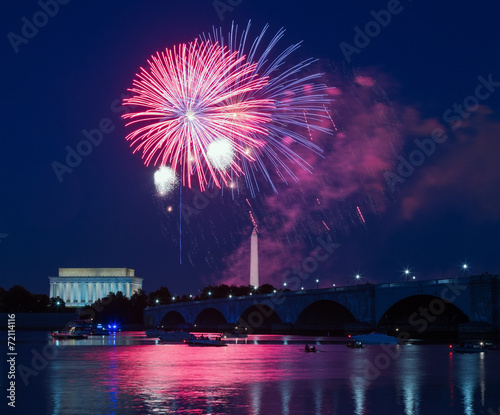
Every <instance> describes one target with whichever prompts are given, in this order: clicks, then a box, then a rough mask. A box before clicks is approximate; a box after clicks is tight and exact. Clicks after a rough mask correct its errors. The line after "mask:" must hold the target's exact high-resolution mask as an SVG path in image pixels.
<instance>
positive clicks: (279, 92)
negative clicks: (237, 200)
mask: <svg viewBox="0 0 500 415" xmlns="http://www.w3.org/2000/svg"><path fill="white" fill-rule="evenodd" d="M250 25H251V23H250V22H248V24H247V26H246V28H245V29H243V30H242V31H241V34H240V33H239V28H238V26H237V25H235V24H234V23H233V25H232V26H231V30H230V32H229V33H228V35H227V38H226V37H224V35H223V32H222V29H221V28H219V29H217V28H215V27H214V28H213V33H209V34H202V35H201V36H200V37H201V38H202V39H206V40H210V41H213V42H218V43H220V44H221V45H227V46H228V48H229V50H230V51H237V52H238V57H243V56H245V55H246V59H247V61H248V62H251V63H256V64H257V66H256V67H255V73H258V74H260V75H261V76H265V77H267V78H268V83H267V84H266V85H264V86H263V87H262V88H261V89H260V90H258V91H255V96H259V97H262V98H264V97H265V98H271V99H272V100H273V103H274V107H273V109H272V110H271V117H272V122H271V123H270V124H269V126H268V135H267V137H266V138H265V141H266V146H264V147H261V148H258V149H255V150H254V154H255V159H256V160H255V162H249V161H248V160H246V159H243V160H242V163H241V166H242V169H243V171H244V172H245V176H244V177H245V181H246V184H247V187H248V188H249V189H250V191H251V193H252V194H253V195H254V194H255V190H259V186H258V183H257V181H256V180H255V175H254V174H251V173H254V172H255V171H258V170H260V173H262V174H263V175H264V177H265V178H266V180H267V181H268V182H269V183H270V184H271V186H272V188H273V189H274V190H275V191H276V188H275V186H274V184H273V181H272V178H271V175H270V174H269V172H268V171H267V167H266V164H265V163H264V161H265V160H267V161H269V162H270V164H271V167H272V168H273V171H275V172H276V173H277V174H278V176H279V177H280V178H281V179H282V180H283V181H284V182H285V183H286V182H287V180H286V176H289V177H291V178H292V179H293V180H294V181H298V178H297V176H296V175H295V174H294V173H293V171H292V170H291V168H290V164H297V165H298V166H299V167H301V168H302V169H304V170H306V171H308V172H312V167H311V166H310V165H309V164H308V163H307V162H306V161H305V160H304V159H303V158H302V157H301V156H300V155H298V154H297V153H296V152H295V151H294V150H293V149H292V148H291V147H290V146H287V145H286V144H284V143H283V138H284V137H289V138H290V139H291V140H292V142H293V143H295V144H299V145H300V146H302V147H304V148H306V149H308V150H310V151H313V152H315V153H317V154H321V153H322V150H321V149H320V147H318V146H317V145H316V144H314V143H312V142H311V140H309V138H311V139H312V132H313V131H314V132H320V133H324V134H330V133H331V131H330V130H329V129H326V128H324V127H322V126H321V125H320V123H321V121H323V120H326V119H331V117H330V114H329V112H328V110H327V109H326V106H327V105H330V104H331V100H330V99H329V98H328V97H327V96H326V86H325V85H323V84H317V83H315V82H316V81H317V80H318V79H319V78H320V77H322V74H320V73H315V74H310V75H307V76H303V75H302V74H303V72H305V69H306V68H307V67H308V66H310V65H311V64H313V63H314V62H315V60H314V59H307V60H304V61H302V62H300V63H298V64H296V65H294V66H291V67H288V68H287V69H283V68H284V67H285V66H286V65H285V60H286V59H287V58H289V57H290V55H291V54H292V53H294V52H295V51H297V49H299V47H300V44H301V43H297V44H294V45H291V46H289V47H287V48H286V49H285V50H284V51H282V52H280V53H278V56H277V57H275V58H273V56H272V55H273V51H274V49H275V47H276V45H277V44H278V42H279V41H280V40H281V39H282V37H283V36H284V33H285V30H284V29H280V30H279V31H278V32H277V33H276V34H275V35H274V36H273V37H272V39H271V41H270V42H269V44H268V45H267V46H266V45H264V46H262V45H263V44H264V37H265V34H266V32H267V30H268V28H269V25H266V26H265V27H264V28H263V29H262V31H261V32H260V34H258V35H257V37H255V39H254V40H253V42H251V41H249V40H248V39H249V30H250ZM262 48H264V50H263V51H262V52H260V50H261V49H262ZM306 112H307V114H308V118H309V120H308V119H307V118H306V117H305V113H306Z"/></svg>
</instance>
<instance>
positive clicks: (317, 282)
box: [316, 279, 319, 289]
mask: <svg viewBox="0 0 500 415" xmlns="http://www.w3.org/2000/svg"><path fill="white" fill-rule="evenodd" d="M318 284H319V280H318V279H317V280H316V289H318Z"/></svg>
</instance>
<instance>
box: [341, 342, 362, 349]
mask: <svg viewBox="0 0 500 415" xmlns="http://www.w3.org/2000/svg"><path fill="white" fill-rule="evenodd" d="M345 347H347V348H348V349H364V348H365V346H363V343H361V342H351V343H348V344H346V345H345Z"/></svg>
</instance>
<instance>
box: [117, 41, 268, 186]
mask: <svg viewBox="0 0 500 415" xmlns="http://www.w3.org/2000/svg"><path fill="white" fill-rule="evenodd" d="M148 64H149V72H148V71H147V70H145V69H144V68H141V72H140V73H139V74H137V78H138V79H135V80H134V82H133V85H134V87H133V88H132V89H130V91H131V92H133V93H134V94H135V95H134V96H133V97H131V98H126V99H125V100H124V105H135V106H138V107H141V108H144V110H143V111H139V112H132V113H127V114H124V115H123V118H125V119H130V120H131V121H129V122H128V123H127V126H129V125H131V124H135V123H139V124H140V125H141V126H140V127H139V128H137V129H136V130H135V131H133V132H131V133H130V134H128V135H127V137H126V138H127V140H130V141H131V146H135V149H134V152H137V151H141V150H142V152H143V158H144V162H145V164H146V165H149V164H150V163H151V162H152V163H153V164H154V165H156V164H158V163H159V164H160V165H162V166H164V165H171V166H172V169H173V170H174V171H176V170H177V167H178V166H181V165H184V166H186V168H184V169H183V177H182V178H181V180H182V185H185V184H187V185H188V186H189V187H191V186H192V175H195V176H196V177H197V179H198V182H199V186H200V189H201V190H204V189H205V186H206V184H208V182H209V179H208V177H207V176H210V178H211V179H212V180H213V181H214V183H215V184H216V185H217V186H218V187H221V182H223V183H224V184H225V185H227V184H228V180H230V178H231V175H230V174H229V173H228V172H227V171H226V170H224V169H216V168H214V166H213V164H212V163H211V162H210V160H209V157H208V155H207V148H208V147H209V146H210V144H212V143H214V142H216V141H218V140H220V138H221V137H227V138H229V139H230V140H231V144H232V146H231V147H232V150H233V151H234V153H235V155H234V159H233V160H232V161H231V162H230V163H229V165H230V171H231V172H232V173H233V174H235V175H236V176H239V175H241V174H242V170H241V168H240V165H239V161H241V159H246V160H248V161H253V160H254V158H253V156H252V153H251V152H248V151H246V150H247V148H248V147H249V148H256V149H258V148H260V147H263V146H264V145H265V143H264V141H262V140H261V139H260V136H263V135H266V134H267V132H268V130H267V128H266V124H268V123H269V121H270V115H269V114H268V113H266V110H268V109H269V108H271V107H272V105H273V104H272V100H270V99H266V98H264V97H263V98H258V99H253V98H252V97H248V96H247V97H245V99H242V95H243V94H246V93H249V92H250V91H252V90H258V89H260V88H262V87H263V85H265V84H266V83H267V78H266V77H259V76H258V75H257V74H256V73H255V66H256V64H249V63H246V62H244V57H238V56H237V53H236V52H229V51H228V50H227V48H225V47H222V46H220V45H218V44H212V43H211V42H207V41H205V42H198V40H196V41H194V42H192V43H189V44H187V45H186V44H183V45H179V46H178V47H174V48H173V49H172V50H169V49H167V50H166V51H165V52H162V53H159V52H158V53H157V54H156V56H152V57H151V60H150V61H148Z"/></svg>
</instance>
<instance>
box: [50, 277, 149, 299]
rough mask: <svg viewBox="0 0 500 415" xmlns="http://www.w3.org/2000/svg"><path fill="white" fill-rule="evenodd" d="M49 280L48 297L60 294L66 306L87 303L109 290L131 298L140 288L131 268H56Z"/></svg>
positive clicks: (107, 292) (138, 280)
mask: <svg viewBox="0 0 500 415" xmlns="http://www.w3.org/2000/svg"><path fill="white" fill-rule="evenodd" d="M49 281H50V298H52V297H60V298H62V299H63V300H64V302H65V303H66V307H83V306H85V305H90V304H92V303H93V302H95V301H97V300H98V299H100V298H104V297H106V296H107V295H108V294H109V292H113V293H115V294H116V293H117V292H118V291H121V292H122V293H123V295H124V296H126V297H128V298H130V297H131V296H132V294H133V293H134V291H137V290H139V289H142V278H138V277H136V276H135V271H134V270H133V269H131V268H59V276H57V277H49Z"/></svg>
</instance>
